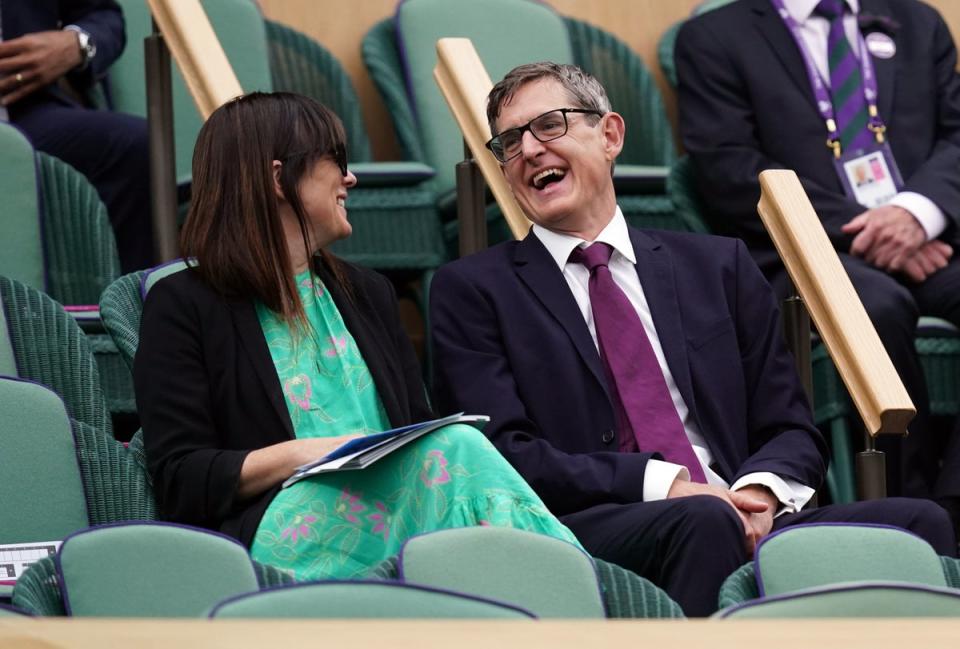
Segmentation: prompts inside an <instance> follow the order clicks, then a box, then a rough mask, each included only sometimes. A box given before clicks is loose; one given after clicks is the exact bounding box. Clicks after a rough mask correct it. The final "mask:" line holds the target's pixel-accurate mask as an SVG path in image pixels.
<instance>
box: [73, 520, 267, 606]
mask: <svg viewBox="0 0 960 649" xmlns="http://www.w3.org/2000/svg"><path fill="white" fill-rule="evenodd" d="M57 572H58V573H59V576H60V584H61V589H62V591H63V599H64V606H65V608H66V611H67V613H68V614H70V615H75V616H101V617H103V616H107V617H197V616H202V615H204V614H205V613H206V612H207V611H208V610H209V609H210V607H212V606H213V605H214V604H215V603H216V602H218V601H220V600H222V599H224V598H226V597H231V596H233V595H238V594H240V593H245V592H250V591H254V590H257V589H258V587H259V586H258V583H257V577H256V573H255V572H254V568H253V563H252V562H251V560H250V557H249V555H248V554H247V551H246V548H244V547H243V546H242V545H241V544H240V543H238V542H237V541H235V540H234V539H231V538H228V537H226V536H223V535H221V534H216V533H213V532H209V531H206V530H200V529H196V528H191V527H187V526H183V525H172V524H165V523H120V524H115V525H102V526H100V527H94V528H91V529H88V530H84V531H82V532H78V533H76V534H74V535H71V536H69V537H67V538H66V539H64V541H63V545H62V546H60V551H59V552H58V553H57Z"/></svg>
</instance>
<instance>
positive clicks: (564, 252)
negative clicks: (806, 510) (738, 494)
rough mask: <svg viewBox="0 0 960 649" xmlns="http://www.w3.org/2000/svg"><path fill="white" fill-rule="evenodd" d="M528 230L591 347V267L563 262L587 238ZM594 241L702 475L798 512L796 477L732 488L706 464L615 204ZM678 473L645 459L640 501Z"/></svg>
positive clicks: (753, 478)
mask: <svg viewBox="0 0 960 649" xmlns="http://www.w3.org/2000/svg"><path fill="white" fill-rule="evenodd" d="M533 233H534V235H536V237H537V238H538V239H540V241H541V242H542V243H543V245H544V247H546V249H547V251H548V252H549V253H550V256H551V257H553V260H554V261H555V262H556V264H557V266H558V267H559V268H560V270H561V272H562V273H563V278H564V279H565V280H566V281H567V285H568V286H569V287H570V292H571V293H573V298H574V299H575V300H576V302H577V306H578V307H580V313H581V315H583V319H584V320H585V321H586V323H587V328H588V329H589V330H590V336H591V337H592V338H593V343H594V345H596V344H597V330H596V326H595V325H594V322H593V311H592V310H591V309H590V292H589V288H588V284H589V281H590V271H588V270H587V268H586V267H585V266H584V265H582V264H577V263H568V260H569V258H570V253H571V252H572V251H573V249H574V248H576V247H577V246H580V247H586V246H587V245H588V242H587V241H584V240H583V239H580V238H578V237H573V236H570V235H566V234H559V233H557V232H552V231H550V230H548V229H546V228H543V227H541V226H539V225H534V226H533ZM596 241H600V242H603V243H608V244H610V246H612V247H613V250H614V252H613V254H612V256H611V257H610V263H609V266H608V267H609V268H610V273H611V274H612V275H613V281H614V282H616V283H617V286H619V287H620V289H621V290H622V291H623V292H624V293H626V295H627V298H628V299H629V300H630V303H631V304H632V305H633V308H634V309H635V310H636V312H637V315H638V316H639V317H640V322H641V323H643V329H644V331H646V333H647V337H648V338H649V339H650V345H651V346H652V347H653V352H654V354H656V356H657V362H658V363H659V364H660V369H661V370H662V371H663V378H664V379H665V380H666V383H667V388H668V389H669V391H670V398H671V399H672V400H673V406H674V408H676V410H677V415H678V416H679V417H680V421H681V422H683V429H684V431H685V432H686V434H687V439H689V440H690V444H691V445H692V446H693V451H694V453H696V455H697V459H698V460H699V461H700V466H701V467H703V473H704V475H705V476H706V477H707V482H708V483H709V484H713V485H719V486H722V487H725V488H727V487H729V488H731V489H734V490H736V489H740V488H741V487H745V486H747V485H751V484H756V485H763V486H765V487H768V488H769V489H770V490H771V491H772V492H773V493H774V495H775V496H776V497H777V500H779V501H780V504H781V507H780V509H779V510H778V512H777V515H780V514H783V513H787V512H797V511H800V509H801V508H802V507H803V506H804V505H806V504H807V502H808V501H809V500H810V498H811V496H813V493H814V491H813V489H811V488H810V487H808V486H806V485H803V484H801V483H799V482H797V481H795V480H789V479H785V478H781V477H780V476H778V475H775V474H773V473H767V472H761V473H750V474H747V475H745V476H743V477H742V478H740V479H739V480H737V481H736V482H735V483H734V484H733V486H732V487H731V486H730V485H728V484H727V482H726V481H725V480H724V479H723V478H721V477H720V476H719V475H717V474H716V473H715V472H714V471H713V470H712V469H711V468H710V464H711V463H712V462H713V455H712V454H711V453H710V449H709V447H708V446H707V443H706V440H705V439H704V438H703V435H701V434H700V431H699V430H697V425H696V422H694V420H693V417H692V416H691V415H690V409H689V408H687V404H686V403H685V402H684V401H683V396H682V395H681V394H680V390H679V389H678V388H677V383H676V381H674V379H673V374H672V373H671V372H670V367H669V366H668V365H667V361H666V357H665V356H664V355H663V347H662V346H661V345H660V338H659V336H657V329H656V326H655V325H654V323H653V316H652V314H651V313H650V307H649V305H648V304H647V298H646V296H645V295H644V293H643V287H642V286H641V284H640V277H639V276H638V275H637V269H636V264H637V257H636V255H635V254H634V251H633V243H632V242H631V241H630V234H629V232H628V230H627V222H626V220H625V219H624V218H623V213H622V212H621V211H620V207H619V206H618V207H617V211H616V214H614V216H613V219H612V220H611V221H610V223H608V224H607V226H606V227H605V228H604V229H603V230H602V231H601V232H600V234H599V235H598V236H597V238H596V239H595V242H596ZM598 352H599V347H598ZM678 476H679V477H681V478H682V479H684V480H689V479H690V472H689V471H688V470H687V468H686V467H684V466H682V465H679V464H674V463H672V462H664V461H661V460H650V461H648V462H647V466H646V471H645V473H644V476H643V499H644V500H645V501H652V500H663V499H664V498H666V497H667V492H668V491H669V490H670V486H671V485H672V484H673V481H674V480H675V479H676V478H677V477H678Z"/></svg>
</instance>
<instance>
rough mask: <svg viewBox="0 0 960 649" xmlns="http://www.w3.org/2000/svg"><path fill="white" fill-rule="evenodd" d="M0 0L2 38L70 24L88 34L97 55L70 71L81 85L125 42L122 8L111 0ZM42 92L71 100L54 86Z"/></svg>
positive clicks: (103, 71)
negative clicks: (80, 69)
mask: <svg viewBox="0 0 960 649" xmlns="http://www.w3.org/2000/svg"><path fill="white" fill-rule="evenodd" d="M2 4H3V6H2V7H0V20H2V21H3V22H2V29H3V39H4V40H13V39H14V38H17V37H18V36H23V35H25V34H31V33H33V32H41V31H50V30H56V29H61V28H62V27H63V26H64V25H71V24H72V25H77V26H78V27H80V28H81V29H83V30H84V31H86V32H87V33H89V34H90V37H91V38H92V39H93V42H94V43H95V44H96V46H97V55H96V56H94V57H93V60H92V61H91V63H90V66H89V67H88V68H87V69H86V70H83V71H77V72H74V73H71V75H70V78H71V81H74V82H77V83H78V84H80V85H81V86H83V85H89V84H90V83H92V82H93V81H96V80H98V79H100V78H102V77H103V76H104V75H105V74H106V72H107V68H109V67H110V65H111V64H112V63H113V62H114V61H116V60H117V58H118V57H119V56H120V54H121V53H122V52H123V47H124V45H125V44H126V32H125V31H124V26H123V12H122V11H121V10H120V7H119V6H118V5H117V3H116V2H114V0H3V3H2ZM43 94H45V95H46V96H47V97H49V98H56V99H57V100H59V101H62V102H64V103H75V102H74V101H73V99H72V98H70V96H69V95H68V94H66V93H64V92H61V91H60V90H59V89H57V88H56V86H49V87H48V88H47V89H46V90H44V91H43Z"/></svg>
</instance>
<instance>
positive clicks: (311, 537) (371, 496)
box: [134, 93, 576, 579]
mask: <svg viewBox="0 0 960 649" xmlns="http://www.w3.org/2000/svg"><path fill="white" fill-rule="evenodd" d="M344 140H345V137H344V133H343V127H342V125H341V124H340V120H339V119H338V118H337V117H336V116H335V115H334V114H333V113H331V112H330V111H329V110H328V109H326V108H325V107H324V106H322V105H320V104H319V103H317V102H315V101H313V100H311V99H308V98H306V97H302V96H299V95H294V94H289V93H272V94H264V93H253V94H250V95H246V96H244V97H240V98H239V99H236V100H234V101H231V102H229V103H227V104H225V105H224V106H222V107H221V108H219V109H218V110H217V111H215V112H214V113H213V114H212V115H211V116H210V119H209V120H208V121H207V123H206V124H205V125H204V127H203V128H202V129H201V131H200V135H199V137H198V139H197V144H196V149H195V151H194V159H193V202H192V204H191V207H190V212H189V215H188V217H187V221H186V224H185V225H184V228H183V231H182V233H181V249H182V253H183V255H184V257H185V258H189V259H191V260H195V262H194V261H191V262H190V263H189V267H188V268H187V269H185V270H183V271H181V272H177V273H174V274H172V275H170V276H168V277H165V278H163V279H161V280H159V281H157V282H156V284H155V285H154V286H153V287H152V288H151V289H150V292H149V294H148V297H147V299H146V302H145V304H144V310H143V321H142V325H141V335H140V348H139V350H138V352H137V356H136V360H135V363H134V380H135V383H136V392H137V403H138V406H139V410H140V417H141V421H142V424H143V430H144V442H145V446H146V452H147V460H148V468H149V470H150V473H151V475H152V477H153V482H154V490H155V493H156V496H157V501H158V504H159V507H160V511H161V515H162V516H163V517H164V518H166V519H169V520H172V521H176V522H180V523H186V524H191V525H197V526H201V527H207V528H210V529H214V530H219V531H221V532H224V533H225V534H228V535H230V536H232V537H235V538H237V539H239V540H240V541H241V542H243V543H244V544H245V545H247V546H248V547H250V549H251V555H252V557H253V558H254V559H256V560H258V561H261V562H263V563H268V564H271V565H275V566H278V567H280V568H282V569H286V570H289V571H290V572H292V573H293V574H294V575H295V576H296V577H298V578H300V579H310V578H314V579H315V578H324V577H354V576H359V575H362V574H364V573H365V572H366V571H367V570H368V568H370V567H371V566H373V565H375V564H376V563H378V562H379V561H381V560H383V559H385V558H388V557H390V556H392V555H394V554H396V552H397V551H398V550H399V549H400V546H401V544H402V542H403V541H404V540H405V539H406V538H409V537H410V536H412V535H414V534H419V533H423V532H428V531H431V530H435V529H442V528H447V527H462V526H468V525H486V524H491V525H503V526H510V527H518V528H523V529H527V530H531V531H535V532H541V533H544V534H549V535H552V536H555V537H558V538H561V539H564V540H567V541H570V542H572V543H576V540H575V538H574V537H573V535H572V534H571V533H570V532H569V530H567V529H566V527H564V526H563V525H562V524H561V523H559V522H558V521H557V520H556V519H555V518H554V517H553V516H552V515H551V514H550V513H549V512H548V511H547V509H546V508H545V507H544V505H543V503H542V502H541V501H540V499H539V498H538V497H537V496H536V495H535V493H534V492H533V491H532V489H530V487H529V486H528V485H527V484H526V483H525V482H523V480H522V479H521V478H520V476H519V475H518V474H517V473H516V472H515V471H514V470H513V468H512V467H510V465H509V464H508V463H507V462H506V461H505V460H504V459H503V458H502V457H501V456H500V455H499V453H498V452H497V451H496V450H495V449H494V448H493V446H492V445H491V444H490V443H489V442H488V441H487V439H486V438H485V437H484V436H483V434H482V433H480V432H479V431H477V430H476V429H474V428H472V427H470V426H466V425H462V424H461V425H453V426H447V427H445V428H442V429H440V430H438V431H436V432H433V433H430V434H428V435H426V436H424V437H421V438H420V439H418V440H416V441H414V442H412V443H410V444H409V445H407V446H405V447H403V448H401V449H399V450H397V451H395V452H394V453H392V454H391V455H389V456H388V457H386V458H384V459H382V460H380V461H379V462H378V463H377V464H375V465H373V466H370V467H368V468H366V469H364V470H362V471H345V472H336V473H327V474H321V475H318V476H314V477H311V478H308V479H305V480H301V481H300V482H297V483H295V484H294V485H292V486H290V487H289V488H286V489H281V483H282V482H283V481H284V480H285V479H286V478H288V477H289V476H290V475H291V474H292V473H293V472H294V470H295V469H296V467H298V466H300V465H303V464H305V463H307V462H310V461H313V460H316V459H318V458H320V457H323V456H324V455H326V454H327V453H328V452H329V451H331V450H333V449H335V448H336V447H338V446H340V445H341V444H343V443H344V442H346V441H347V440H349V439H351V438H354V437H357V436H361V435H366V434H370V433H373V432H379V431H382V430H387V429H390V428H394V427H398V426H403V425H406V424H411V423H415V422H418V421H422V420H426V419H431V418H432V417H433V413H431V411H430V407H429V405H428V403H427V400H426V396H425V391H424V389H423V385H422V383H421V380H420V369H419V367H418V364H417V361H416V358H415V356H414V353H413V349H412V347H411V345H410V343H409V341H408V340H407V338H406V336H405V334H404V332H403V330H402V329H401V326H400V321H399V316H398V311H397V304H396V297H395V295H394V291H393V289H392V287H391V285H390V283H389V282H388V281H387V280H386V279H385V278H383V277H381V276H379V275H377V274H376V273H374V272H372V271H368V270H364V269H362V268H359V267H356V266H353V265H351V264H348V263H346V262H344V261H341V260H339V259H337V258H336V257H334V256H333V255H332V254H330V253H329V252H328V251H327V250H326V247H327V246H328V245H329V244H331V243H333V242H334V241H336V240H338V239H342V238H344V237H347V236H349V235H350V232H351V225H350V222H349V220H348V218H347V211H346V207H345V203H346V198H347V194H348V191H349V189H350V188H351V187H353V186H354V185H355V184H356V182H357V179H356V177H355V176H354V175H353V174H352V173H350V171H349V169H348V168H347V162H346V149H345V144H344Z"/></svg>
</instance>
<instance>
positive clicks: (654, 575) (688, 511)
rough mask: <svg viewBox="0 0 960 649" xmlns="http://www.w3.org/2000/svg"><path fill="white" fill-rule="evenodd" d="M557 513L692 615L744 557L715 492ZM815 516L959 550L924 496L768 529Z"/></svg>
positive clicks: (712, 606) (733, 518)
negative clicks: (899, 531) (894, 530)
mask: <svg viewBox="0 0 960 649" xmlns="http://www.w3.org/2000/svg"><path fill="white" fill-rule="evenodd" d="M560 520H561V521H563V523H564V524H565V525H567V526H568V527H569V528H570V529H571V530H572V531H573V533H574V534H576V536H577V538H578V539H579V540H580V542H581V543H583V546H584V548H586V550H587V551H588V552H589V553H590V554H592V555H593V556H595V557H597V558H600V559H603V560H604V561H609V562H612V563H616V564H617V565H620V566H622V567H624V568H627V569H628V570H632V571H633V572H635V573H637V574H639V575H641V576H643V577H646V578H647V579H649V580H650V581H652V582H653V583H655V584H657V585H658V586H660V587H661V588H663V589H664V590H665V591H667V593H668V594H669V595H670V597H672V598H673V599H674V600H676V601H677V603H679V604H680V606H681V607H682V608H683V610H684V612H685V613H686V614H687V615H688V616H692V617H699V616H705V615H709V614H710V613H712V612H714V611H715V610H716V609H717V595H718V593H719V590H720V585H721V584H722V583H723V580H724V579H726V577H727V576H728V575H729V574H730V573H732V572H733V571H734V570H736V569H737V568H739V567H740V566H741V565H743V564H744V563H745V562H746V561H747V559H749V557H748V555H747V552H746V548H745V546H744V530H743V524H742V523H741V522H740V518H739V516H738V515H737V513H736V512H735V511H734V510H733V508H732V507H731V506H730V505H729V504H727V502H726V501H724V500H721V499H720V498H717V497H715V496H692V497H689V498H677V499H674V500H662V501H656V502H649V503H632V504H625V505H619V504H609V505H598V506H596V507H592V508H590V509H587V510H584V511H581V512H577V513H574V514H569V515H567V516H563V517H561V519H560ZM821 522H837V523H874V524H885V525H893V526H896V527H901V528H903V529H906V530H909V531H911V532H913V533H914V534H917V535H918V536H920V537H921V538H923V539H924V540H926V541H927V542H928V543H930V545H932V546H933V548H934V550H936V552H937V553H938V554H941V555H947V556H956V552H957V541H956V538H955V536H954V532H953V527H952V526H951V524H950V518H949V517H948V516H947V513H946V512H945V511H944V510H943V508H941V507H940V506H939V505H937V504H936V503H933V502H931V501H929V500H920V499H910V498H887V499H884V500H872V501H866V502H859V503H852V504H849V505H831V506H827V507H821V508H818V509H811V510H809V511H801V512H799V513H796V514H784V515H783V516H780V517H778V518H776V519H775V520H774V528H773V529H774V530H779V529H783V528H784V527H787V526H789V525H797V524H800V523H821ZM798 560H801V561H804V560H810V559H809V558H802V557H801V558H799V559H798ZM891 560H895V558H891Z"/></svg>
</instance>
